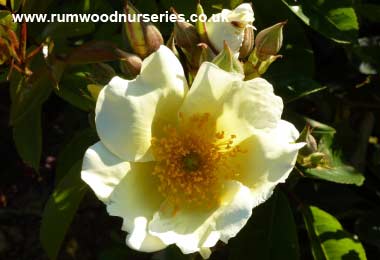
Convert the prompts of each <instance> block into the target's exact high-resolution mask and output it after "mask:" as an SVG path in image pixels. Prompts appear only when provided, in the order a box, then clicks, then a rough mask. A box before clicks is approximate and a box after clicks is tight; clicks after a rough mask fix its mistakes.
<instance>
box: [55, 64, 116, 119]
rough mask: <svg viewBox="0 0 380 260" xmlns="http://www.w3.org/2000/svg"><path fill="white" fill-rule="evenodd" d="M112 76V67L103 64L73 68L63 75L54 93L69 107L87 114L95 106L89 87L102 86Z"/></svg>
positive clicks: (94, 98) (113, 72) (113, 73)
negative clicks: (71, 106) (68, 104)
mask: <svg viewBox="0 0 380 260" xmlns="http://www.w3.org/2000/svg"><path fill="white" fill-rule="evenodd" d="M114 75H115V71H114V70H113V69H112V67H110V66H109V65H107V64H103V63H96V64H91V65H82V66H75V67H72V68H70V69H69V70H67V71H66V72H65V73H64V74H63V76H62V79H61V82H60V87H59V88H58V89H54V92H55V94H57V95H58V96H59V97H61V98H62V99H64V100H65V101H67V102H68V103H70V104H71V105H73V106H75V107H77V108H79V109H81V110H83V111H86V112H89V111H92V110H94V109H95V104H96V96H94V95H93V94H94V93H92V92H91V91H92V90H93V89H92V87H89V86H90V85H94V84H95V85H99V86H104V85H106V84H107V83H108V82H109V81H110V80H111V78H112V77H113V76H114Z"/></svg>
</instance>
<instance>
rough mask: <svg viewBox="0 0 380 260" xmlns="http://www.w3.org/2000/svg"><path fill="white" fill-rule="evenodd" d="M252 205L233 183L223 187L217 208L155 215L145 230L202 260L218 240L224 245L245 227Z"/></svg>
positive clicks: (244, 191) (246, 192) (244, 190)
mask: <svg viewBox="0 0 380 260" xmlns="http://www.w3.org/2000/svg"><path fill="white" fill-rule="evenodd" d="M253 206H254V201H253V200H252V196H251V192H250V190H249V189H248V188H247V187H245V186H243V185H241V184H240V183H239V182H236V181H229V182H227V183H226V184H225V192H224V195H223V197H222V198H221V203H220V206H219V207H216V208H213V209H208V210H207V209H203V210H201V209H197V210H194V209H193V210H190V209H179V211H178V212H176V214H174V215H173V214H167V213H166V212H162V211H161V212H158V213H156V214H155V215H154V218H153V220H152V221H151V223H150V225H149V231H150V233H151V234H153V235H154V236H157V237H159V238H160V239H161V240H162V241H163V242H164V243H165V244H176V245H177V246H178V247H179V248H180V249H181V251H182V252H183V253H184V254H189V253H193V252H198V251H199V252H201V253H202V255H203V256H204V258H207V257H208V256H209V254H210V253H211V252H210V251H209V248H210V247H213V246H214V245H215V244H216V243H217V242H218V240H223V241H224V242H227V241H228V239H230V238H231V237H234V236H236V234H237V233H238V232H239V231H240V230H241V228H242V227H243V226H244V225H245V224H246V222H247V221H248V219H249V217H250V216H251V211H252V208H253Z"/></svg>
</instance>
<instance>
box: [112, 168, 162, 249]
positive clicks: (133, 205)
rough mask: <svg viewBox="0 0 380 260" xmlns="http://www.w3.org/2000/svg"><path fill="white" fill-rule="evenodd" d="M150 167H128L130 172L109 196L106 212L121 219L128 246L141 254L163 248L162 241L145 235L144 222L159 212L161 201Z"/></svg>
mask: <svg viewBox="0 0 380 260" xmlns="http://www.w3.org/2000/svg"><path fill="white" fill-rule="evenodd" d="M153 167H154V163H131V169H130V171H129V172H128V173H127V175H126V176H125V178H124V179H123V180H122V181H121V182H120V184H119V185H118V186H117V187H116V188H115V190H114V192H113V193H112V194H111V196H110V200H109V203H108V205H107V211H108V213H109V214H110V215H111V216H118V217H121V218H123V230H124V231H127V232H128V233H129V234H128V236H127V239H126V243H127V245H128V246H130V247H131V248H133V249H135V250H139V251H143V252H154V251H158V250H161V249H163V248H165V247H166V245H165V244H164V243H162V241H161V240H160V239H159V238H157V237H154V236H152V235H150V234H149V233H147V225H148V222H149V221H150V220H151V219H152V217H153V214H154V213H155V212H156V211H158V210H159V207H160V205H161V203H162V202H163V198H162V196H161V194H160V193H159V192H158V189H157V186H158V182H157V179H156V178H153V176H152V172H153Z"/></svg>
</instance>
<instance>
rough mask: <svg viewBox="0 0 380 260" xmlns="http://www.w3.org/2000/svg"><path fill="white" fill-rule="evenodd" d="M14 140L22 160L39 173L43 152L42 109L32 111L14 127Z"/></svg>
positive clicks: (37, 108)
mask: <svg viewBox="0 0 380 260" xmlns="http://www.w3.org/2000/svg"><path fill="white" fill-rule="evenodd" d="M13 140H14V142H15V145H16V149H17V152H18V154H19V155H20V157H21V158H22V160H23V161H24V162H25V163H26V164H28V165H30V166H31V167H32V168H33V169H34V170H36V171H38V170H39V165H40V160H41V152H42V129H41V107H36V108H34V109H33V110H31V111H30V113H29V115H28V116H27V117H24V118H23V119H22V120H19V121H18V122H17V124H15V125H14V126H13Z"/></svg>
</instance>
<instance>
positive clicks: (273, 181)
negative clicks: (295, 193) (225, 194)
mask: <svg viewBox="0 0 380 260" xmlns="http://www.w3.org/2000/svg"><path fill="white" fill-rule="evenodd" d="M298 136H299V133H298V131H297V129H296V128H295V127H294V126H293V125H292V124H291V123H289V122H287V121H284V120H281V121H280V122H279V123H278V125H277V127H276V128H275V129H272V130H271V131H261V130H256V131H254V132H253V135H252V136H251V137H249V138H247V139H246V140H244V141H243V142H242V143H240V144H239V146H240V147H241V148H242V149H243V150H246V152H245V153H243V154H240V155H239V156H236V157H235V158H234V159H233V163H234V164H235V168H237V169H238V171H239V173H240V177H239V181H240V182H242V183H243V184H244V185H245V186H247V187H249V188H251V190H252V193H253V194H254V196H255V197H257V200H259V201H261V202H263V201H265V200H267V199H268V198H269V197H270V196H271V194H272V191H273V189H274V188H275V186H276V185H277V184H278V183H282V182H285V180H286V179H287V178H288V176H289V174H290V172H291V171H292V169H293V167H294V165H295V163H296V159H297V154H298V150H299V149H300V148H302V147H303V146H304V143H295V140H296V139H297V138H298Z"/></svg>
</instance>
